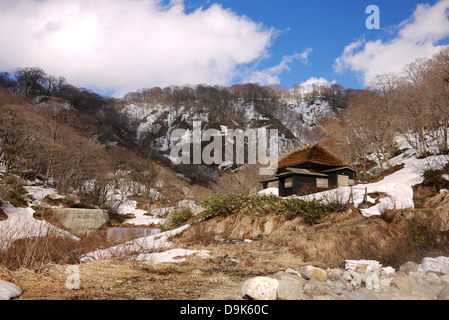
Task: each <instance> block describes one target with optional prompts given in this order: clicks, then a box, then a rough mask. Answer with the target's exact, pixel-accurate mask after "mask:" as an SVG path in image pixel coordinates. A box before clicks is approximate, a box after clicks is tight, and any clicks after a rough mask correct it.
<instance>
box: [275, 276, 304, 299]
mask: <svg viewBox="0 0 449 320" xmlns="http://www.w3.org/2000/svg"><path fill="white" fill-rule="evenodd" d="M299 279H301V278H299V277H291V276H282V277H281V279H280V280H279V286H278V291H277V299H278V300H303V299H304V292H303V286H304V280H303V279H301V280H302V281H301V280H299Z"/></svg>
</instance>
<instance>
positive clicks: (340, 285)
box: [331, 280, 348, 296]
mask: <svg viewBox="0 0 449 320" xmlns="http://www.w3.org/2000/svg"><path fill="white" fill-rule="evenodd" d="M345 282H346V281H345ZM331 288H332V291H333V292H334V293H335V294H337V295H339V296H340V295H342V294H343V292H344V291H345V290H347V289H348V287H347V284H346V283H344V282H342V281H341V280H337V281H335V282H334V283H332V286H331Z"/></svg>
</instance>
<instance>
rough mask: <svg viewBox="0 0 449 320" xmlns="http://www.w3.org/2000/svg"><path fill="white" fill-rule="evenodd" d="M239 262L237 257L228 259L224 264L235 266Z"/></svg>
mask: <svg viewBox="0 0 449 320" xmlns="http://www.w3.org/2000/svg"><path fill="white" fill-rule="evenodd" d="M239 263H240V259H239V258H231V259H229V260H228V261H226V263H225V266H226V267H232V266H236V265H238V264H239Z"/></svg>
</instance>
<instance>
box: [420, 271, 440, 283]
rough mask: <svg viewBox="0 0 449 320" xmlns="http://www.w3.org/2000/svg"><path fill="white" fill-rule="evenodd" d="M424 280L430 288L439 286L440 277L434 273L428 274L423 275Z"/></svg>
mask: <svg viewBox="0 0 449 320" xmlns="http://www.w3.org/2000/svg"><path fill="white" fill-rule="evenodd" d="M424 279H425V280H426V282H427V283H428V284H430V285H431V286H439V285H440V284H441V279H440V277H439V276H438V275H437V274H436V273H434V272H428V273H426V274H425V275H424Z"/></svg>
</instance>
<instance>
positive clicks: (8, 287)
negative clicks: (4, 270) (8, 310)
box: [0, 280, 22, 300]
mask: <svg viewBox="0 0 449 320" xmlns="http://www.w3.org/2000/svg"><path fill="white" fill-rule="evenodd" d="M20 295H22V289H20V288H19V287H18V286H16V285H15V284H14V283H11V282H6V281H3V280H0V300H11V299H14V298H17V297H19V296H20Z"/></svg>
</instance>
